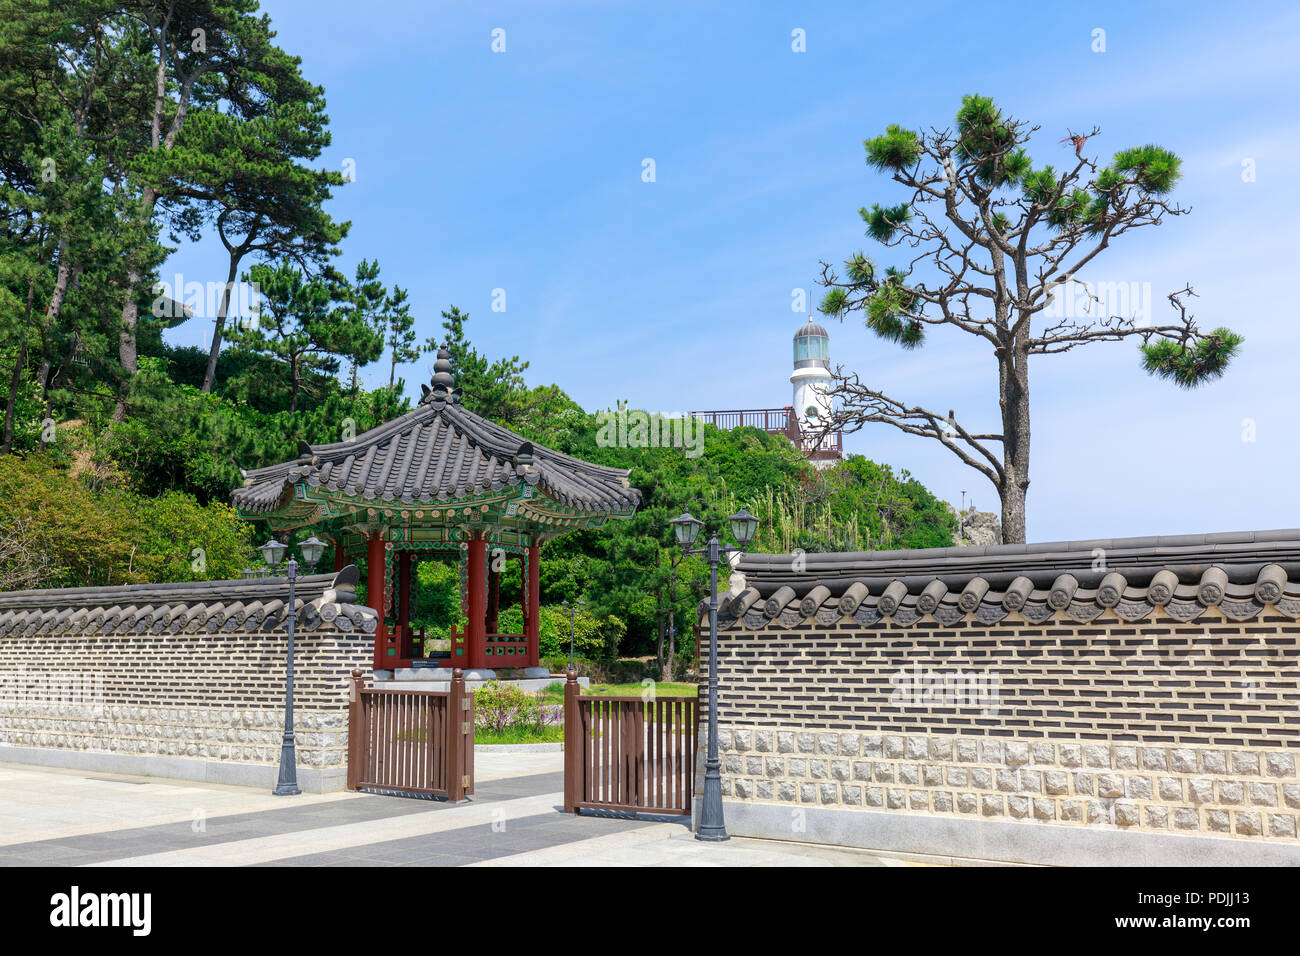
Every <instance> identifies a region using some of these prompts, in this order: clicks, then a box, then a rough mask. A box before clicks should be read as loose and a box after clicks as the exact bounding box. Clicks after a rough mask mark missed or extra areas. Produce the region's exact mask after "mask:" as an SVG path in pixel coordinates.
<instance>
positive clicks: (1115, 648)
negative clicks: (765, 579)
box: [719, 611, 1300, 841]
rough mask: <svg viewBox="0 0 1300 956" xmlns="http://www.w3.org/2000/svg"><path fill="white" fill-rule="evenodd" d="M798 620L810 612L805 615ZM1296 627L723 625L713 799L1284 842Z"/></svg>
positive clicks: (1292, 773) (1215, 616) (1297, 807)
mask: <svg viewBox="0 0 1300 956" xmlns="http://www.w3.org/2000/svg"><path fill="white" fill-rule="evenodd" d="M808 623H809V624H812V622H808ZM1298 638H1300V624H1297V622H1295V621H1293V620H1291V619H1290V618H1285V617H1281V616H1275V615H1268V614H1266V615H1264V616H1261V617H1259V618H1257V619H1255V620H1253V621H1250V622H1247V623H1234V622H1231V621H1229V620H1227V619H1226V618H1225V617H1224V616H1223V615H1222V614H1219V613H1218V612H1217V611H1216V612H1214V613H1212V614H1209V613H1207V614H1206V615H1205V616H1204V617H1203V618H1201V619H1200V620H1198V621H1196V622H1194V623H1191V624H1185V623H1179V622H1177V621H1174V620H1172V619H1168V618H1159V617H1157V618H1154V619H1150V620H1146V621H1142V622H1140V623H1136V624H1134V623H1124V622H1123V621H1120V620H1119V619H1118V618H1114V617H1113V615H1111V616H1110V617H1109V618H1108V617H1101V618H1098V619H1097V620H1095V621H1093V622H1091V623H1089V624H1087V625H1081V624H1077V623H1075V622H1073V621H1069V620H1068V619H1062V618H1061V617H1060V616H1059V615H1058V616H1057V617H1055V618H1053V619H1050V620H1048V621H1046V622H1044V623H1041V624H1036V625H1031V624H1027V623H1023V622H1021V623H1014V622H1012V621H1009V620H1008V621H1003V622H1001V623H1000V624H998V625H995V626H984V625H980V624H978V623H975V624H967V625H964V626H958V627H952V628H939V627H937V626H936V627H925V626H920V625H918V626H914V627H910V628H906V629H904V628H901V627H897V626H895V625H892V624H889V623H886V622H881V623H878V624H876V625H873V626H871V627H865V628H864V627H863V626H861V625H859V624H856V623H854V622H852V621H847V622H845V623H842V624H841V625H839V626H838V627H835V626H832V627H829V628H827V627H823V626H819V625H813V626H811V627H807V628H801V627H795V628H789V627H782V626H780V625H777V624H773V625H772V626H770V627H768V628H764V629H760V630H747V629H743V628H740V627H731V628H728V629H725V630H724V631H722V633H721V637H720V641H719V678H720V692H719V712H720V720H719V724H720V731H721V733H720V738H721V743H722V750H723V761H724V765H723V786H724V793H725V795H726V797H727V799H729V800H741V801H746V802H759V803H762V802H768V803H776V804H787V805H790V804H793V805H816V806H819V807H834V808H839V809H844V810H857V809H863V810H882V811H897V812H900V813H913V814H928V815H945V816H948V815H951V816H958V817H961V816H966V817H975V818H983V819H989V818H1002V819H1007V820H1022V821H1026V822H1032V821H1039V822H1051V823H1056V824H1065V825H1075V826H1084V827H1087V826H1103V827H1118V828H1130V829H1142V830H1161V831H1169V832H1199V833H1203V834H1219V835H1224V834H1230V835H1233V836H1239V837H1250V838H1264V839H1273V840H1285V841H1295V840H1296V834H1297V816H1298V815H1300V778H1297V775H1296V755H1297V753H1298V752H1300V641H1298V640H1297V639H1298Z"/></svg>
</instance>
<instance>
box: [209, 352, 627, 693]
mask: <svg viewBox="0 0 1300 956" xmlns="http://www.w3.org/2000/svg"><path fill="white" fill-rule="evenodd" d="M299 451H300V455H299V456H298V457H297V458H296V459H294V460H292V461H287V462H283V463H281V464H278V465H272V466H270V467H267V468H258V469H256V470H253V471H248V472H242V474H243V475H244V484H243V487H241V488H238V489H236V490H235V492H234V493H233V495H232V496H231V497H232V500H233V502H234V505H235V507H236V509H237V510H238V511H239V513H240V514H241V515H242V516H244V517H245V518H248V519H250V520H259V521H264V522H266V524H267V526H268V528H269V530H270V531H271V532H272V533H273V534H292V533H293V532H295V531H298V530H300V529H306V528H311V533H313V534H316V535H318V536H320V537H325V538H328V539H330V540H332V541H333V543H334V551H335V561H336V563H337V564H338V565H339V566H340V567H341V566H342V565H343V564H345V563H347V562H349V561H359V560H360V559H362V558H364V559H365V563H366V567H367V575H366V603H367V604H368V605H369V606H370V607H372V608H374V609H375V610H376V611H377V612H378V613H379V625H378V627H376V629H375V657H374V666H375V668H376V669H392V668H397V667H409V666H411V665H412V662H413V661H415V660H419V659H420V658H421V657H422V655H421V654H417V647H416V644H417V640H416V637H415V635H414V634H413V633H412V629H411V623H410V612H411V606H412V601H413V596H414V591H413V589H414V585H415V581H414V572H413V568H414V565H415V563H416V562H417V561H418V560H420V559H422V558H425V557H435V556H445V555H447V554H448V553H451V554H454V555H458V557H459V561H460V578H461V607H462V610H463V612H464V616H465V619H466V621H467V624H466V627H465V630H464V632H463V633H459V632H453V634H452V639H451V647H450V650H449V651H448V652H446V653H445V655H440V656H442V657H444V658H445V660H444V661H443V662H444V663H445V665H446V666H448V667H462V668H474V669H482V668H524V667H537V666H538V664H539V663H540V647H539V635H540V607H539V606H540V566H539V557H540V555H539V549H540V546H541V544H542V543H543V542H544V541H546V540H548V539H550V538H553V537H556V536H558V535H561V534H564V533H565V532H567V531H572V530H575V529H578V528H597V527H601V526H602V525H604V523H605V522H606V521H608V520H610V519H611V518H614V519H617V518H630V517H631V516H632V515H633V514H634V513H635V511H636V508H637V506H638V505H639V504H640V500H641V494H640V492H639V491H638V490H637V489H635V488H633V487H631V485H630V484H629V482H628V477H627V476H628V473H627V472H626V471H624V470H622V469H619V468H608V467H605V466H602V465H593V464H591V463H589V462H585V461H581V460H580V459H577V458H572V457H570V456H568V455H564V454H561V453H559V452H557V451H553V450H551V449H549V448H545V447H543V446H540V445H534V444H532V443H531V442H529V441H527V440H525V439H524V438H522V437H521V436H519V435H516V434H515V433H514V432H511V431H510V430H509V429H506V428H503V427H501V426H500V425H496V424H494V423H492V422H490V421H488V420H486V419H484V418H482V417H480V416H478V415H475V414H474V413H473V412H470V411H468V410H467V409H466V408H465V407H464V405H463V404H461V401H460V390H459V389H458V388H457V387H456V386H455V381H454V379H453V376H452V374H451V362H450V357H449V355H448V353H447V351H446V350H445V349H444V350H440V351H439V352H438V358H437V361H436V362H435V364H434V375H433V381H432V383H431V384H430V385H429V386H425V388H424V396H423V398H421V400H420V402H419V404H418V405H417V406H416V408H415V410H413V411H411V412H408V413H407V414H405V415H402V416H400V417H399V418H396V419H393V420H392V421H390V422H387V423H386V424H383V425H380V426H378V427H377V428H373V429H371V430H370V431H368V432H364V433H363V434H361V435H357V436H356V437H355V438H353V439H351V440H349V441H344V442H337V443H335V444H330V445H314V446H313V445H308V444H307V443H306V442H302V443H300V444H299ZM512 564H517V565H518V568H517V570H516V569H514V568H512V567H511V565H512ZM505 574H512V575H513V574H518V577H519V582H520V593H521V595H522V600H521V604H522V610H523V633H519V634H502V633H500V632H499V630H498V622H499V615H500V610H501V609H500V590H501V589H500V585H501V581H502V576H503V575H505Z"/></svg>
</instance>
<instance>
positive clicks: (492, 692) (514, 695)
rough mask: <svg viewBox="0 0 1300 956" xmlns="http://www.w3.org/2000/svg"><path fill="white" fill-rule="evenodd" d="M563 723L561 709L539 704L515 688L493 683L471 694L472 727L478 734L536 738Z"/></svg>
mask: <svg viewBox="0 0 1300 956" xmlns="http://www.w3.org/2000/svg"><path fill="white" fill-rule="evenodd" d="M563 720H564V714H563V712H562V708H558V707H555V706H553V705H547V704H543V703H542V701H541V700H539V699H538V698H537V697H535V696H533V695H532V694H530V693H528V692H527V691H524V690H521V689H520V688H519V685H518V684H511V683H505V684H503V683H501V682H500V681H495V680H493V681H488V682H487V683H486V684H484V685H483V686H482V687H479V688H478V689H476V690H475V691H474V726H475V727H477V728H479V729H480V730H484V731H488V732H491V733H497V734H499V733H502V732H503V731H508V730H513V731H519V732H523V733H526V734H540V733H541V732H542V731H543V730H544V729H546V728H548V727H555V726H558V725H559V724H560V723H562V722H563Z"/></svg>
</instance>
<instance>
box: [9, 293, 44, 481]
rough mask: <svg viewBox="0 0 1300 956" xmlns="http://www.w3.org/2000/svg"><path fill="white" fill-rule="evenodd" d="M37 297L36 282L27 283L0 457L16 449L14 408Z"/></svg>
mask: <svg viewBox="0 0 1300 956" xmlns="http://www.w3.org/2000/svg"><path fill="white" fill-rule="evenodd" d="M35 295H36V280H35V279H29V280H28V281H27V315H26V317H25V318H24V320H23V330H22V334H21V335H20V337H19V339H18V359H17V360H16V361H15V362H14V373H13V375H11V376H10V377H9V404H8V405H6V406H5V426H4V436H3V438H0V455H7V454H9V452H10V451H12V450H13V447H14V406H15V405H17V404H18V389H19V387H20V386H21V385H22V382H23V366H24V365H26V364H27V327H28V323H30V322H31V319H32V298H33V297H34V296H35Z"/></svg>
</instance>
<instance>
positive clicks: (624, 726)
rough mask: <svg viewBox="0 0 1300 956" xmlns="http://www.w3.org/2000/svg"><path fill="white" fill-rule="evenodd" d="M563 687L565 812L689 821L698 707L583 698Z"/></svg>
mask: <svg viewBox="0 0 1300 956" xmlns="http://www.w3.org/2000/svg"><path fill="white" fill-rule="evenodd" d="M580 690H581V689H580V687H579V685H578V680H577V676H576V675H575V674H574V673H573V672H572V671H570V672H569V676H568V680H567V681H566V683H565V685H564V810H565V812H566V813H577V812H578V811H579V810H620V811H623V812H634V813H635V812H641V813H665V814H689V813H690V812H691V798H692V795H693V789H694V782H695V747H696V740H697V738H698V736H699V702H698V700H697V699H696V698H694V697H652V698H649V699H642V698H640V697H586V696H583V695H582V694H581V692H580Z"/></svg>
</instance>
